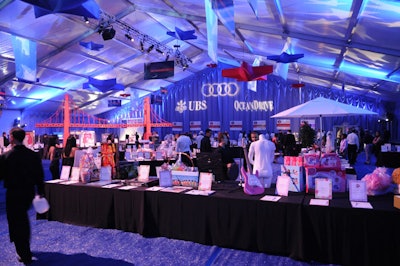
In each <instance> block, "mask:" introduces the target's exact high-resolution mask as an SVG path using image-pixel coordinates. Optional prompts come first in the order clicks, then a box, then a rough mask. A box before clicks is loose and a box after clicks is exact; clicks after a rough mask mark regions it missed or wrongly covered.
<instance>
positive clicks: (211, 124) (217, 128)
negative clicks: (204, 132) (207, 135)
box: [208, 121, 221, 132]
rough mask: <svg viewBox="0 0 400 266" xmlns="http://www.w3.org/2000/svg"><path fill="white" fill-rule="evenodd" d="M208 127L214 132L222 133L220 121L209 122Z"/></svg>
mask: <svg viewBox="0 0 400 266" xmlns="http://www.w3.org/2000/svg"><path fill="white" fill-rule="evenodd" d="M208 127H209V128H210V129H211V130H212V131H214V132H215V131H216V132H218V131H221V122H220V121H208Z"/></svg>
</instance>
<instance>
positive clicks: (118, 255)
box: [0, 153, 392, 266]
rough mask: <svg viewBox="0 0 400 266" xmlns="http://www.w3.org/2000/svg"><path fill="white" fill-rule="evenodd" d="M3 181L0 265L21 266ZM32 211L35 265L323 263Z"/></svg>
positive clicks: (367, 168) (360, 172) (366, 169)
mask: <svg viewBox="0 0 400 266" xmlns="http://www.w3.org/2000/svg"><path fill="white" fill-rule="evenodd" d="M363 162H364V158H363V154H362V153H361V154H360V156H359V158H358V162H357V163H356V165H355V168H356V171H357V176H358V179H361V178H362V177H364V175H365V174H367V173H370V172H372V171H373V170H374V169H375V166H373V164H372V165H364V164H363ZM373 163H374V162H373ZM44 167H45V170H46V180H48V179H50V174H49V172H48V161H44ZM279 167H280V164H275V165H274V168H275V171H279ZM389 171H392V169H389ZM0 186H1V188H0V243H3V244H2V247H1V256H0V266H13V265H22V264H21V263H19V262H18V261H17V259H16V254H15V249H14V245H13V244H12V243H10V241H9V236H8V226H7V219H6V214H5V202H4V201H5V190H4V189H3V184H2V182H0ZM29 214H30V218H31V226H32V240H31V247H32V251H33V253H34V256H35V257H36V258H37V259H38V260H37V261H34V262H33V263H32V265H45V266H46V265H60V266H62V265H96V266H106V265H107V266H108V265H121V266H124V265H152V266H156V265H278V266H279V265H282V266H284V265H285V266H297V265H323V264H319V263H314V262H311V263H306V262H300V261H295V260H293V259H290V258H287V257H280V256H273V255H268V254H264V253H254V252H246V251H241V250H232V249H226V248H220V247H217V246H206V245H201V244H197V243H193V242H188V241H181V240H174V239H167V238H163V237H159V238H144V237H142V236H141V235H139V234H134V233H129V232H122V231H119V230H111V229H97V228H90V227H82V226H75V225H69V224H63V223H59V222H53V221H46V220H36V219H35V212H34V210H33V209H31V210H30V212H29Z"/></svg>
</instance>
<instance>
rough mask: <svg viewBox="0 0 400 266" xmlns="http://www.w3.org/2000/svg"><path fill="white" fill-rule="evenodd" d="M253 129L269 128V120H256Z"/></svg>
mask: <svg viewBox="0 0 400 266" xmlns="http://www.w3.org/2000/svg"><path fill="white" fill-rule="evenodd" d="M253 130H267V121H265V120H254V121H253Z"/></svg>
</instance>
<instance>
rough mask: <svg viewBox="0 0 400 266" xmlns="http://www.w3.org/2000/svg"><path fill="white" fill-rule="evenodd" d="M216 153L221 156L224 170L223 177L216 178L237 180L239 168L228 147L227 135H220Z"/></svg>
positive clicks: (221, 133)
mask: <svg viewBox="0 0 400 266" xmlns="http://www.w3.org/2000/svg"><path fill="white" fill-rule="evenodd" d="M214 152H216V153H219V154H220V155H221V161H222V170H223V176H222V177H217V176H216V178H221V179H222V180H226V179H229V180H235V179H236V178H237V177H238V175H239V167H238V165H237V164H236V162H235V160H234V159H233V155H232V150H231V148H230V147H229V146H228V137H227V136H226V134H225V133H223V132H219V133H218V147H217V149H215V151H214Z"/></svg>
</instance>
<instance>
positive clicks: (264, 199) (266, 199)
mask: <svg viewBox="0 0 400 266" xmlns="http://www.w3.org/2000/svg"><path fill="white" fill-rule="evenodd" d="M280 199H281V197H280V196H273V195H265V196H264V197H262V198H261V199H260V200H262V201H274V202H276V201H279V200H280Z"/></svg>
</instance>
